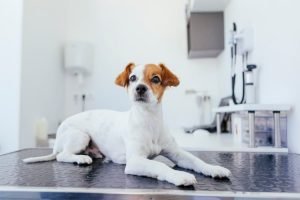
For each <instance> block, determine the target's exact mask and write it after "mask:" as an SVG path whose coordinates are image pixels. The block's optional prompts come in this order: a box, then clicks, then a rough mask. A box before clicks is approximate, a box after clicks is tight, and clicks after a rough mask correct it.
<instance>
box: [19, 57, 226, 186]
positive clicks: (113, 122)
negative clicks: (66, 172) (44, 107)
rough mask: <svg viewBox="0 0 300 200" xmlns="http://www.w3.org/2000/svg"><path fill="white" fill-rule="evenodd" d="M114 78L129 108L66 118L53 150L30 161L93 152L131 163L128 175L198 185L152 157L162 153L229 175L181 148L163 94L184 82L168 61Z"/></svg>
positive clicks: (130, 68)
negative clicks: (168, 125) (168, 120)
mask: <svg viewBox="0 0 300 200" xmlns="http://www.w3.org/2000/svg"><path fill="white" fill-rule="evenodd" d="M115 83H116V84H117V85H119V86H122V87H124V88H126V89H127V93H128V95H129V98H130V100H131V102H132V107H131V109H130V110H129V111H128V112H116V111H111V110H91V111H86V112H83V113H79V114H76V115H74V116H71V117H69V118H67V119H66V120H65V121H64V122H63V123H62V124H61V125H60V126H59V128H58V130H57V139H56V141H55V144H54V148H53V153H52V154H50V155H47V156H40V157H33V158H27V159H24V160H23V161H24V162H25V163H33V162H41V161H50V160H55V159H56V160H57V161H59V162H69V163H74V162H75V163H78V164H91V163H92V162H93V160H92V158H91V157H90V156H89V155H83V154H80V153H81V152H82V151H86V153H90V152H92V154H93V155H94V157H96V158H101V157H105V160H106V161H112V162H114V163H118V164H126V167H125V174H131V175H138V176H146V177H152V178H156V179H158V180H162V181H167V182H169V183H172V184H175V185H176V186H179V185H183V186H188V185H193V184H195V183H196V178H195V176H194V175H193V174H191V173H187V172H183V171H179V170H174V169H173V168H171V167H168V166H167V165H165V164H164V163H161V162H158V161H155V160H151V159H150V158H153V157H155V156H157V155H162V156H165V157H167V158H168V159H170V160H171V161H173V162H174V163H175V164H176V165H177V166H179V167H182V168H185V169H189V170H193V171H195V172H198V173H202V174H204V175H206V176H211V177H220V178H222V177H229V176H230V174H231V173H230V171H229V170H228V169H226V168H224V167H221V166H215V165H210V164H207V163H205V162H204V161H202V160H200V159H199V158H198V157H196V156H194V155H193V154H191V153H189V152H187V151H185V150H183V149H181V148H180V147H179V146H178V144H177V143H176V142H175V140H174V138H173V137H172V135H171V134H170V132H169V130H168V129H167V128H166V126H165V124H164V122H163V113H162V97H163V94H164V92H165V90H166V88H168V87H172V86H173V87H175V86H178V85H179V79H178V78H177V76H176V75H174V74H173V73H172V72H171V71H170V70H169V69H168V68H167V67H166V66H165V65H164V64H158V65H156V64H146V65H135V64H134V63H129V64H128V65H127V66H126V67H125V69H124V71H123V72H122V73H121V74H120V75H119V76H118V77H117V78H116V80H115Z"/></svg>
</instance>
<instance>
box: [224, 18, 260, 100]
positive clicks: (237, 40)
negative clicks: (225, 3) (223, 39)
mask: <svg viewBox="0 0 300 200" xmlns="http://www.w3.org/2000/svg"><path fill="white" fill-rule="evenodd" d="M230 36H231V37H230V42H229V43H230V45H231V47H230V53H231V90H232V100H233V103H234V104H243V103H255V85H254V74H253V70H254V69H255V68H256V65H253V64H250V65H249V64H248V54H249V52H251V51H252V50H253V29H251V28H248V29H244V30H242V31H241V32H239V33H238V32H237V25H236V23H233V29H232V31H231V34H230ZM238 55H240V56H241V57H242V96H241V98H237V97H236V93H235V86H236V79H237V58H238Z"/></svg>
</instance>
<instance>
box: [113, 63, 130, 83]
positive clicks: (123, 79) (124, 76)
mask: <svg viewBox="0 0 300 200" xmlns="http://www.w3.org/2000/svg"><path fill="white" fill-rule="evenodd" d="M134 66H135V64H134V63H129V64H128V65H127V66H126V67H125V69H124V71H123V72H122V73H121V74H119V76H118V77H117V78H116V80H115V83H116V84H117V85H119V86H122V87H127V86H128V84H129V75H130V73H131V72H132V69H133V68H134Z"/></svg>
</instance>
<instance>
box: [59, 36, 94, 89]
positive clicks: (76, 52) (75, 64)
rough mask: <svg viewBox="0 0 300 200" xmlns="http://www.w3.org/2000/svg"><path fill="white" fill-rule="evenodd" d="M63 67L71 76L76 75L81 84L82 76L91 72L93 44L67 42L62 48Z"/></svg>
mask: <svg viewBox="0 0 300 200" xmlns="http://www.w3.org/2000/svg"><path fill="white" fill-rule="evenodd" d="M64 58H65V63H64V64H65V69H66V71H67V72H68V73H69V74H71V75H72V76H76V77H77V80H78V84H79V85H81V84H82V83H83V81H84V77H86V76H88V75H90V74H91V72H92V66H93V46H92V45H91V44H89V43H85V42H69V43H67V44H66V46H65V49H64Z"/></svg>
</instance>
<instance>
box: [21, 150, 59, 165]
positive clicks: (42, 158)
mask: <svg viewBox="0 0 300 200" xmlns="http://www.w3.org/2000/svg"><path fill="white" fill-rule="evenodd" d="M56 155H57V153H56V152H53V153H52V154H50V155H46V156H39V157H32V158H25V159H23V162H25V163H35V162H45V161H50V160H55V159H56Z"/></svg>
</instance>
